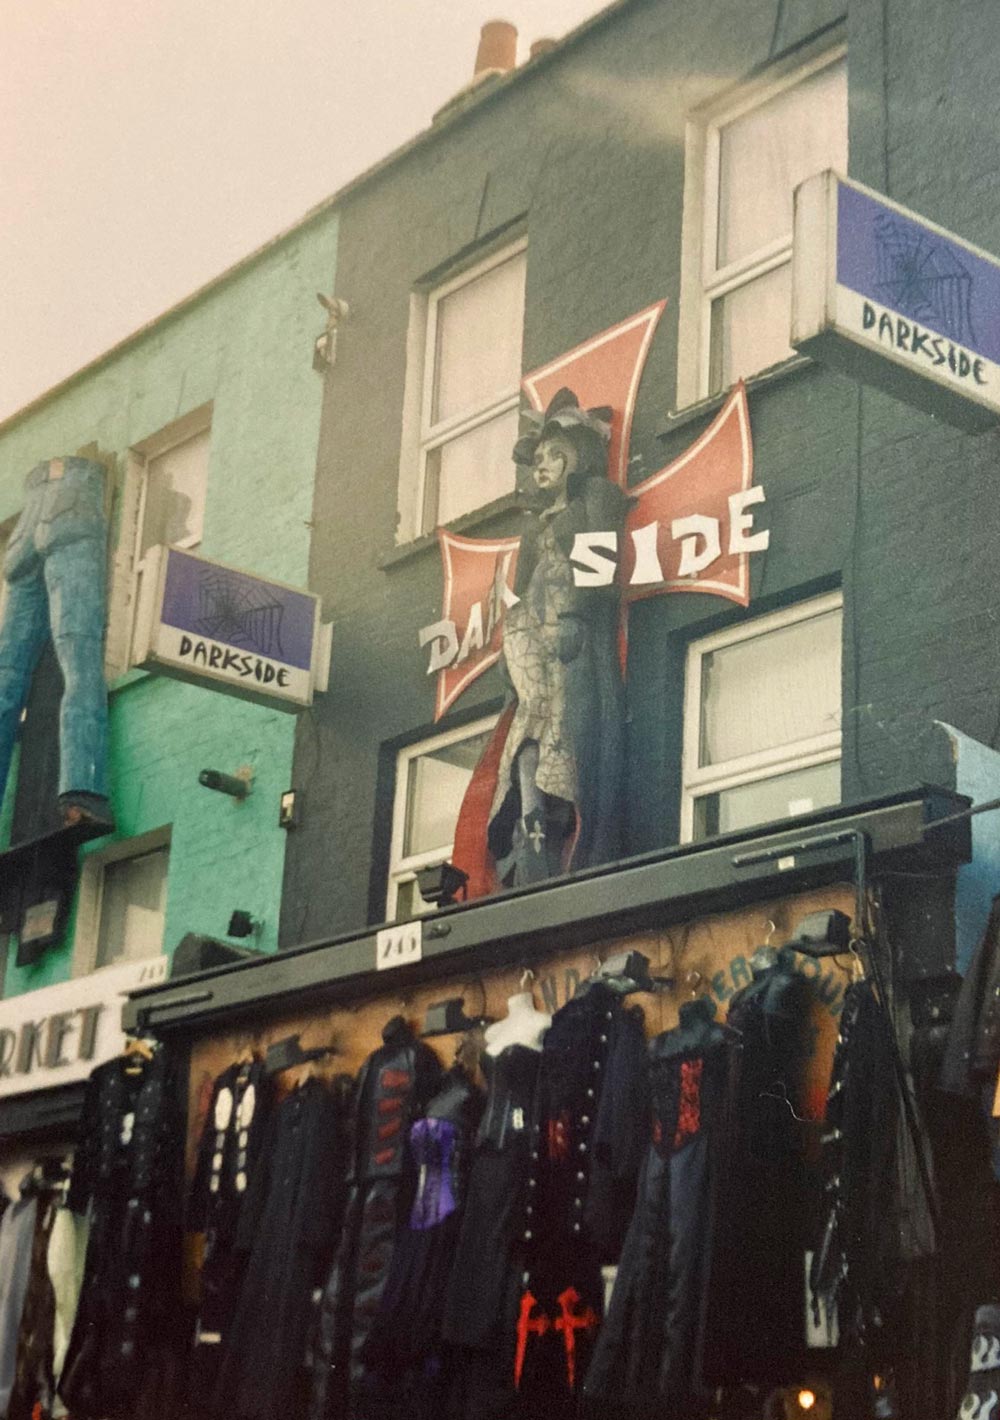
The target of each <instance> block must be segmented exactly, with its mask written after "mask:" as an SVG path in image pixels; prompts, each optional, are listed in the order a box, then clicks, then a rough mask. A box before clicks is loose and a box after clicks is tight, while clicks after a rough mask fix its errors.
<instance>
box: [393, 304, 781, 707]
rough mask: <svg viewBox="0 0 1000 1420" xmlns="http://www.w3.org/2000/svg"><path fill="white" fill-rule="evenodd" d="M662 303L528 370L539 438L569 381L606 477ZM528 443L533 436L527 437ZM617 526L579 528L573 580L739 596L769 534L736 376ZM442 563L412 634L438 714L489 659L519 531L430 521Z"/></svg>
mask: <svg viewBox="0 0 1000 1420" xmlns="http://www.w3.org/2000/svg"><path fill="white" fill-rule="evenodd" d="M665 304H666V303H665V302H664V301H658V302H657V303H656V304H655V305H652V306H648V307H647V308H646V309H645V310H643V311H639V312H638V314H636V315H634V316H631V317H630V318H629V319H628V320H625V321H622V322H621V323H620V324H618V325H615V326H612V327H611V329H610V330H606V331H604V332H602V333H601V334H600V335H596V336H594V337H593V338H592V339H590V340H587V341H584V343H583V344H582V345H578V346H577V347H576V348H575V349H574V350H570V351H569V352H568V353H567V354H565V355H561V356H560V357H559V358H558V359H557V360H553V361H552V362H551V363H550V364H548V365H544V366H543V367H542V368H541V369H539V370H535V371H533V372H532V373H531V374H529V375H526V376H525V378H524V379H523V381H522V389H523V391H524V394H525V396H526V397H527V400H528V402H529V404H530V406H531V412H529V414H528V415H527V418H528V419H529V420H530V421H533V422H534V424H535V425H537V426H538V430H539V431H541V439H542V440H544V439H545V437H546V434H545V430H547V429H548V428H549V427H550V424H549V423H548V422H547V421H549V420H550V417H551V419H552V422H553V424H558V422H559V418H560V416H559V414H558V413H555V414H553V411H558V410H559V409H560V407H562V408H565V396H566V394H567V392H568V391H571V392H572V394H573V395H575V396H576V402H577V404H578V406H579V409H581V410H586V411H588V414H587V418H588V420H589V423H590V425H591V427H592V428H594V429H598V430H603V433H604V438H605V442H606V447H607V476H608V478H609V479H610V480H611V481H612V482H614V483H617V484H618V485H619V486H620V487H621V488H623V489H625V488H626V480H627V472H628V465H629V443H630V436H631V431H632V417H633V413H634V410H635V401H636V394H637V392H638V388H639V380H640V378H641V376H642V370H643V366H644V364H645V361H646V355H647V352H648V350H649V346H650V344H651V342H652V339H653V334H654V332H655V330H656V326H657V322H658V321H659V319H660V316H661V315H662V314H663V309H664V306H665ZM536 442H537V441H536ZM627 492H628V494H629V498H630V504H629V510H628V514H627V517H626V520H625V528H624V531H623V533H621V534H619V533H617V532H614V531H611V530H607V531H606V530H603V529H601V528H596V529H595V528H588V529H587V530H586V531H583V532H580V533H578V534H577V536H576V539H575V542H574V544H573V546H572V549H571V551H570V564H571V566H572V570H573V577H574V581H575V583H576V585H577V586H581V587H588V586H589V587H595V586H606V585H610V584H611V583H612V582H616V583H617V584H618V586H619V587H620V589H621V594H622V599H623V604H624V606H627V605H628V604H629V603H630V602H632V601H636V600H638V599H639V598H642V597H650V596H659V595H661V594H663V593H670V592H701V593H702V594H707V595H710V596H720V597H726V598H728V599H729V600H730V601H734V602H736V603H738V604H739V605H740V606H746V605H748V603H749V600H750V571H749V557H750V554H751V553H753V552H760V551H763V550H764V549H765V548H766V547H767V544H768V537H769V533H768V532H767V531H766V530H765V531H754V509H755V507H756V506H757V505H759V504H761V503H763V502H764V490H763V489H762V488H760V487H756V486H754V483H753V447H752V442H751V438H750V418H749V412H748V409H747V397H746V390H745V388H744V386H743V384H742V383H740V384H738V385H737V386H736V387H735V388H734V389H733V390H732V392H731V393H730V394H729V396H728V397H727V399H726V401H725V403H724V404H723V405H722V408H721V409H720V410H719V412H718V414H717V415H716V417H715V419H714V420H713V421H712V423H711V424H710V425H709V427H708V428H707V429H706V430H705V431H704V433H703V434H702V435H701V436H700V437H699V438H698V439H696V440H695V442H694V443H693V444H692V445H691V447H690V448H688V449H686V450H685V451H684V453H682V454H681V455H680V456H679V457H678V458H676V459H674V460H673V462H672V463H670V464H668V465H667V466H666V467H665V468H662V469H660V470H658V472H656V473H653V474H651V475H650V476H649V477H648V478H646V479H644V480H643V481H642V482H641V483H639V484H636V485H634V486H633V487H632V488H628V489H627ZM438 539H439V541H440V545H441V556H442V562H443V568H444V595H443V598H442V609H441V620H440V621H437V622H435V623H434V624H433V625H431V626H427V627H424V628H423V630H422V631H421V632H420V644H421V646H422V647H426V648H429V665H428V674H429V675H436V676H437V698H436V706H435V719H440V718H441V716H442V715H443V714H444V713H445V712H446V711H447V709H448V708H449V706H451V705H452V704H453V703H454V702H455V700H457V698H458V697H459V696H460V695H461V694H462V692H463V691H464V690H465V689H466V688H467V687H468V686H469V685H470V684H471V683H472V681H473V680H475V679H476V678H477V677H478V676H480V675H482V673H483V672H484V671H485V670H487V669H488V668H489V667H490V666H491V665H493V664H494V662H495V661H496V660H498V658H499V656H500V653H501V649H502V641H503V620H504V612H505V611H506V610H507V609H508V608H509V607H511V606H514V605H516V602H517V596H516V593H515V586H516V573H517V556H518V548H519V545H520V539H519V538H516V537H509V538H494V539H480V538H467V537H459V536H458V535H457V534H455V533H451V532H448V531H446V530H445V529H443V528H441V529H439V530H438Z"/></svg>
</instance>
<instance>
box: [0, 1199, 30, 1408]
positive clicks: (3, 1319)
mask: <svg viewBox="0 0 1000 1420" xmlns="http://www.w3.org/2000/svg"><path fill="white" fill-rule="evenodd" d="M37 1213H38V1199H37V1198H22V1199H19V1200H18V1201H17V1202H16V1203H12V1204H11V1205H10V1207H9V1208H8V1209H7V1211H6V1213H4V1215H3V1219H2V1220H0V1415H6V1413H7V1407H8V1405H9V1404H10V1394H11V1391H12V1390H13V1388H14V1367H15V1363H16V1360H17V1333H18V1331H19V1330H20V1326H21V1313H22V1312H23V1311H24V1298H25V1295H26V1293H27V1290H28V1275H29V1273H30V1271H31V1243H32V1239H33V1238H34V1236H35V1220H36V1215H37Z"/></svg>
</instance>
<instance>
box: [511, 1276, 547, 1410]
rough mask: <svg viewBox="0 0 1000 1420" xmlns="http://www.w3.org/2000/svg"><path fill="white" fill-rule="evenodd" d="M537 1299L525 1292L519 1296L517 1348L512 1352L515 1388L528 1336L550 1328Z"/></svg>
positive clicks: (519, 1377) (521, 1368)
mask: <svg viewBox="0 0 1000 1420" xmlns="http://www.w3.org/2000/svg"><path fill="white" fill-rule="evenodd" d="M536 1308H538V1299H537V1298H536V1297H535V1296H534V1295H533V1294H532V1293H531V1292H525V1294H524V1296H523V1297H522V1298H521V1310H520V1313H519V1314H518V1318H517V1350H516V1351H515V1352H514V1385H515V1387H517V1389H520V1386H521V1372H522V1371H523V1370H524V1358H525V1356H526V1354H527V1351H528V1337H529V1336H531V1335H532V1333H534V1335H535V1336H544V1335H545V1333H546V1332H547V1331H549V1330H551V1328H552V1323H551V1321H549V1319H548V1317H547V1316H546V1315H545V1313H544V1312H543V1311H542V1310H541V1309H540V1308H538V1310H537V1313H536Z"/></svg>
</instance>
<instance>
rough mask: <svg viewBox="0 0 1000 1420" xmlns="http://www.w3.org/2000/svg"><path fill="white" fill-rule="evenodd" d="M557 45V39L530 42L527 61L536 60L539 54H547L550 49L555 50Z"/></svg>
mask: <svg viewBox="0 0 1000 1420" xmlns="http://www.w3.org/2000/svg"><path fill="white" fill-rule="evenodd" d="M558 43H559V41H558V40H557V39H535V40H532V42H531V49H530V50H529V51H528V58H529V59H537V58H538V56H539V55H540V54H548V52H549V50H550V49H555V47H556V45H557V44H558Z"/></svg>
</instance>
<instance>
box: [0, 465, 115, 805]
mask: <svg viewBox="0 0 1000 1420" xmlns="http://www.w3.org/2000/svg"><path fill="white" fill-rule="evenodd" d="M104 476H105V471H104V468H103V466H102V465H101V464H99V463H94V462H92V461H91V460H90V459H83V458H61V459H49V460H48V461H47V462H45V463H40V464H37V465H36V466H35V468H33V469H32V470H31V472H30V473H29V474H28V477H27V480H26V490H27V499H26V502H25V505H24V509H23V511H22V513H21V516H20V518H19V519H18V522H17V526H16V527H15V528H14V531H13V533H12V535H11V539H10V542H9V543H8V545H7V553H6V556H5V558H4V564H3V576H4V580H5V582H6V584H7V587H6V590H7V597H6V602H5V606H4V610H3V617H2V620H0V797H2V796H3V791H4V788H5V786H6V783H7V775H8V773H9V770H10V762H11V756H12V754H13V750H14V743H15V740H16V738H17V729H18V725H19V723H20V719H21V712H22V710H23V709H24V706H25V703H26V701H27V699H28V691H29V689H30V686H31V677H32V674H33V673H34V669H35V666H36V664H37V663H38V658H39V656H40V654H41V652H42V649H43V647H44V645H45V641H46V638H47V637H48V636H49V635H50V634H51V636H52V642H53V645H54V647H55V653H56V659H57V660H58V662H59V669H60V670H61V671H62V676H63V686H64V688H63V696H62V703H61V706H60V714H59V754H60V768H59V803H60V807H61V810H62V817H63V820H64V822H65V823H67V824H73V823H79V822H81V821H93V822H105V821H107V822H108V825H109V827H110V826H111V810H110V806H109V804H108V799H107V792H108V790H107V714H108V711H107V687H106V685H105V682H104V664H103V640H104V606H105V581H106V574H105V549H106V543H107V522H106V519H105V515H104Z"/></svg>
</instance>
